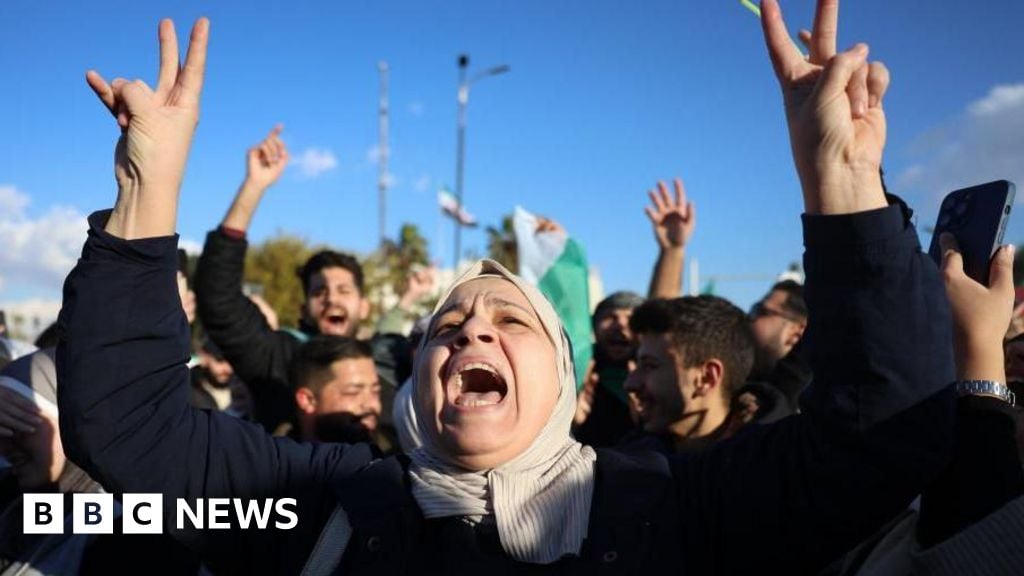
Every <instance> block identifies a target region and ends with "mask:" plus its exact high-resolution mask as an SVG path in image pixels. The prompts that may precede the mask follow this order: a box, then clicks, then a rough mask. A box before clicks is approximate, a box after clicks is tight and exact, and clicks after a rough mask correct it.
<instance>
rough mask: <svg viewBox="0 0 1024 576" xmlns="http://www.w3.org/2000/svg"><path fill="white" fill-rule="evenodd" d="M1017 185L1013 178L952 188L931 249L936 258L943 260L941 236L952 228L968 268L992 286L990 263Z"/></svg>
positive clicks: (944, 205) (943, 205)
mask: <svg viewBox="0 0 1024 576" xmlns="http://www.w3.org/2000/svg"><path fill="white" fill-rule="evenodd" d="M1016 188H1017V187H1016V186H1014V184H1013V182H1009V181H1007V180H996V181H995V182H989V183H988V184H979V185H978V186H971V187H970V188H964V189H962V190H956V191H954V192H950V193H949V195H947V196H946V198H945V199H944V200H943V201H942V208H940V209H939V219H938V221H937V222H936V224H935V231H934V232H933V234H932V244H931V247H930V248H929V249H928V253H929V254H930V255H931V257H932V258H933V259H934V260H935V262H936V263H937V264H939V265H940V266H941V264H942V248H941V247H940V245H939V236H940V235H941V234H942V233H943V232H949V233H951V234H952V235H953V236H954V237H955V238H956V241H957V243H958V244H959V245H960V253H961V254H963V258H964V271H965V272H966V273H967V275H968V276H970V277H971V278H973V279H974V280H976V281H978V282H979V283H981V284H982V285H984V286H988V270H989V264H990V263H991V261H992V255H993V254H994V253H995V251H996V250H997V249H999V246H1000V245H1002V242H1003V233H1004V232H1006V223H1007V222H1008V221H1009V220H1010V210H1011V208H1012V207H1013V197H1014V194H1015V193H1016Z"/></svg>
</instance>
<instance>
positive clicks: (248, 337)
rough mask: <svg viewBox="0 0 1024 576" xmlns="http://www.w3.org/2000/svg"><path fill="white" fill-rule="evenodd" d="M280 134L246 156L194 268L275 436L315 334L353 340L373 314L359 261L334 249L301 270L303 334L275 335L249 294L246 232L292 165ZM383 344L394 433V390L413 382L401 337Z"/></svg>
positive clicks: (218, 336) (207, 316)
mask: <svg viewBox="0 0 1024 576" xmlns="http://www.w3.org/2000/svg"><path fill="white" fill-rule="evenodd" d="M280 132H281V127H280V126H277V127H275V128H274V129H273V130H272V131H271V133H270V134H269V135H268V136H267V138H266V139H264V140H263V142H261V143H260V144H259V145H257V146H255V147H253V148H251V149H250V150H249V151H248V153H247V158H246V160H247V163H246V166H247V168H246V176H245V180H244V181H243V182H242V185H241V186H240V187H239V189H238V194H237V195H236V196H235V199H234V201H233V202H232V204H231V208H230V209H229V210H228V213H227V215H226V216H225V217H224V220H223V221H222V222H221V225H220V226H219V227H218V228H217V229H216V230H213V231H211V232H210V233H209V234H207V236H206V244H205V246H204V247H203V254H202V256H201V257H200V259H199V265H198V267H197V269H196V297H197V304H198V309H199V316H200V317H201V318H202V320H203V326H204V328H205V329H206V331H207V333H208V334H209V337H210V338H211V339H212V340H213V341H214V342H216V343H217V345H218V346H219V347H220V349H221V350H223V352H224V357H225V358H227V359H228V361H229V362H231V365H232V366H234V368H235V372H236V373H237V374H238V376H239V377H240V378H241V379H242V381H244V382H245V383H246V384H247V385H248V386H249V387H250V389H251V391H252V395H253V403H254V408H255V414H254V416H255V419H256V421H257V422H259V423H260V424H262V425H263V427H264V428H265V429H267V430H268V431H271V432H275V431H280V430H283V429H286V428H288V427H290V426H294V425H295V421H294V417H295V401H294V392H295V389H294V386H292V384H291V383H290V382H289V381H288V367H289V365H290V364H291V362H292V358H294V357H295V353H296V351H297V350H298V349H299V347H300V346H301V345H302V343H303V342H304V341H306V340H308V339H309V338H310V337H312V336H315V335H317V334H333V335H337V336H346V337H355V336H356V334H357V332H358V331H359V324H360V322H362V321H363V320H364V319H365V318H366V316H367V314H368V313H369V310H370V303H369V300H367V299H366V297H365V286H364V280H363V268H362V266H361V265H360V264H359V261H358V260H357V259H356V258H355V257H354V256H352V255H350V254H344V253H341V252H334V251H331V250H323V251H320V252H317V253H316V254H314V255H313V256H311V257H310V258H309V260H307V261H306V263H305V265H303V267H302V268H301V269H300V270H299V271H298V272H297V273H298V274H299V278H300V279H301V281H302V288H303V292H304V294H305V303H304V304H303V307H302V316H301V319H300V329H299V330H298V331H296V330H276V331H275V330H273V329H271V328H270V327H269V326H268V325H267V322H266V319H265V318H264V316H263V314H262V313H261V312H260V311H259V308H258V307H257V306H256V305H255V304H253V303H252V302H251V301H250V300H249V299H248V298H247V297H246V296H245V294H244V293H243V291H242V279H243V274H244V266H245V252H246V250H247V248H248V242H247V241H246V233H247V231H248V229H249V225H250V223H251V222H252V217H253V214H254V213H255V210H256V207H257V206H258V205H259V202H260V200H261V199H262V197H263V194H264V193H265V192H266V191H267V189H268V188H269V187H270V186H272V185H273V184H274V183H275V182H276V181H277V179H278V178H279V177H280V176H281V174H282V172H283V171H284V169H285V167H286V166H287V164H288V150H287V148H286V147H285V145H284V142H283V141H282V140H281V138H280ZM379 340H380V342H375V343H374V345H373V350H374V355H375V358H376V359H377V360H378V363H379V364H381V365H382V369H381V370H380V375H381V377H382V380H383V382H382V384H383V387H382V390H381V396H382V401H383V403H384V406H385V407H386V410H384V416H383V418H384V424H385V426H387V427H390V414H391V404H392V401H393V398H394V390H395V388H396V387H397V385H398V384H400V383H401V382H402V381H403V380H404V379H405V377H406V376H408V374H407V373H405V372H404V371H403V370H408V368H407V367H405V366H404V364H403V363H402V362H400V361H398V360H397V359H395V357H394V356H395V355H396V354H399V355H400V354H401V353H402V352H403V351H404V347H403V345H402V342H401V340H402V339H401V337H400V336H398V335H388V336H387V337H381V338H380V339H379ZM396 340H397V342H396Z"/></svg>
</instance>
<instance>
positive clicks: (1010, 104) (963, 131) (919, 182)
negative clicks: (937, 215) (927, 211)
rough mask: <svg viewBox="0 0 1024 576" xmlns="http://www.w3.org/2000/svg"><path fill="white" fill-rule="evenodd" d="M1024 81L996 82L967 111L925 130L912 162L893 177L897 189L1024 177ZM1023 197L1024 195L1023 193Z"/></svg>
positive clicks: (933, 190)
mask: <svg viewBox="0 0 1024 576" xmlns="http://www.w3.org/2000/svg"><path fill="white" fill-rule="evenodd" d="M1022 134H1024V83H1018V84H1011V85H1001V86H995V87H993V88H992V89H991V90H990V91H989V93H988V94H986V95H985V96H984V97H982V98H979V99H977V100H975V101H974V102H971V103H969V104H968V105H967V106H966V108H965V112H964V113H963V114H962V115H960V116H959V117H957V118H954V119H952V120H951V121H949V122H948V123H946V124H945V125H943V126H940V127H937V128H935V129H933V130H930V131H929V132H927V133H925V134H922V135H921V136H920V137H919V138H918V139H917V142H915V143H914V145H913V146H912V147H911V151H910V153H911V156H912V163H911V165H910V166H909V167H907V168H905V169H904V170H903V171H902V172H901V173H900V174H898V175H897V176H896V177H895V178H894V179H893V181H892V182H893V184H894V187H895V190H896V191H897V192H903V191H907V190H910V191H916V192H923V193H925V194H929V195H930V196H932V197H933V199H934V201H935V203H936V205H937V204H938V201H939V199H941V198H942V197H943V196H945V195H946V194H947V193H949V192H951V191H953V190H956V189H958V188H963V187H965V186H970V185H973V184H981V183H983V182H989V181H992V180H1000V179H1006V180H1011V181H1014V182H1017V183H1018V184H1022V183H1024V162H1022V161H1021V159H1022V158H1024V137H1022ZM1017 198H1018V201H1022V200H1024V195H1020V194H1018V196H1017Z"/></svg>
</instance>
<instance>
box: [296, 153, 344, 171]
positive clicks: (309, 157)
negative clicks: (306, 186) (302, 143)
mask: <svg viewBox="0 0 1024 576" xmlns="http://www.w3.org/2000/svg"><path fill="white" fill-rule="evenodd" d="M295 166H297V167H298V169H299V173H300V174H302V176H304V177H306V178H316V177H317V176H320V175H321V174H323V173H325V172H330V171H331V170H334V169H335V168H337V167H338V159H337V158H336V157H335V156H334V152H331V151H330V150H328V149H326V148H306V149H305V150H303V152H302V153H301V154H299V155H298V156H297V157H296V158H295Z"/></svg>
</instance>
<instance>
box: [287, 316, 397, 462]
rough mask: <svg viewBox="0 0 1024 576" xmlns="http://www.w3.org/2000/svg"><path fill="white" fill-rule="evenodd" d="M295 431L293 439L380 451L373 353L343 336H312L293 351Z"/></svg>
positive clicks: (385, 445) (382, 442)
mask: <svg viewBox="0 0 1024 576" xmlns="http://www.w3.org/2000/svg"><path fill="white" fill-rule="evenodd" d="M291 381H292V383H293V384H294V385H295V404H296V406H297V415H298V427H297V428H295V429H292V430H291V431H290V432H289V436H291V437H293V438H295V439H296V440H302V441H315V442H349V443H352V442H367V441H371V440H373V441H374V443H375V444H377V445H378V447H380V448H381V449H382V450H384V451H388V450H390V448H391V445H390V444H389V443H388V442H387V440H386V439H384V438H380V437H379V436H380V434H379V425H380V415H381V402H380V389H381V385H380V382H379V381H378V379H377V369H376V367H375V366H374V364H373V350H372V349H371V348H370V345H369V344H368V343H366V342H363V341H360V340H356V339H355V338H348V337H344V336H330V335H322V336H316V337H314V338H313V339H311V340H310V341H309V342H306V343H305V344H303V345H302V348H300V349H299V351H298V353H297V354H296V357H295V359H294V361H293V362H292V367H291Z"/></svg>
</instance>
